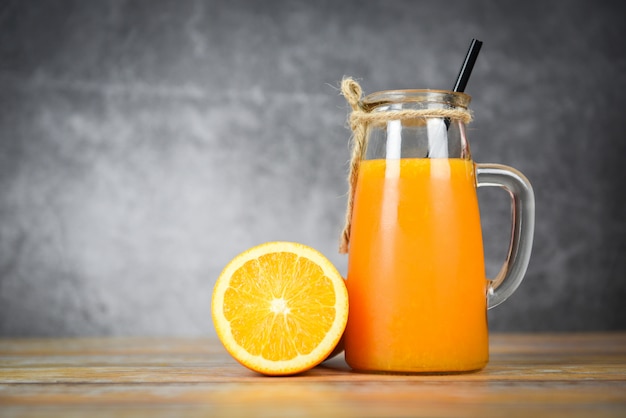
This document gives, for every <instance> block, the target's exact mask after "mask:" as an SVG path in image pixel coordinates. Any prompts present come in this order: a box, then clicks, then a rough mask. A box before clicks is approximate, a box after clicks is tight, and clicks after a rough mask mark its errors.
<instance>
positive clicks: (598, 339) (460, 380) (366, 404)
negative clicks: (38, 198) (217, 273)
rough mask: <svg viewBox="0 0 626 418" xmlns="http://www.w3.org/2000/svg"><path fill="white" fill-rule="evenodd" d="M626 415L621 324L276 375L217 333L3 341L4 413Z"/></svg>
mask: <svg viewBox="0 0 626 418" xmlns="http://www.w3.org/2000/svg"><path fill="white" fill-rule="evenodd" d="M52 415H56V416H63V417H75V416H76V417H88V418H92V417H98V416H116V417H125V416H150V417H153V416H154V417H160V416H168V417H178V416H215V417H218V416H226V417H237V416H241V417H252V416H267V417H296V416H303V417H306V416H311V417H325V416H328V417H344V416H345V417H392V416H401V417H404V416H406V417H415V416H430V417H438V416H454V417H457V416H482V417H489V416H505V417H507V418H510V417H517V416H520V417H532V418H536V417H540V416H549V417H561V416H563V417H565V416H567V417H572V416H584V417H591V416H592V417H600V416H615V417H626V333H601V334H599V333H595V334H543V335H542V334H539V335H536V334H529V335H524V334H514V335H513V334H511V335H509V334H499V335H498V334H496V335H492V336H491V361H490V363H489V365H488V366H487V368H485V369H484V370H482V371H480V372H477V373H470V374H461V375H427V376H424V375H422V376H416V375H412V376H406V375H376V374H360V373H354V372H351V371H350V369H349V368H348V367H347V366H346V364H345V363H344V362H343V360H342V358H341V357H338V358H335V359H333V360H331V361H329V362H327V363H325V364H324V365H323V366H320V367H317V368H315V369H313V370H311V371H309V372H307V373H305V374H303V375H299V376H293V377H280V378H270V377H264V376H260V375H258V374H255V373H253V372H251V371H249V370H248V369H246V368H244V367H243V366H240V365H239V364H238V363H236V362H235V361H234V360H233V359H232V358H231V357H230V356H229V355H228V354H227V353H226V352H225V351H224V349H223V348H222V346H221V345H220V343H219V342H218V341H216V340H212V339H180V338H152V339H150V338H101V339H22V340H16V339H13V340H7V339H5V340H1V339H0V416H1V417H13V416H26V417H29V416H52Z"/></svg>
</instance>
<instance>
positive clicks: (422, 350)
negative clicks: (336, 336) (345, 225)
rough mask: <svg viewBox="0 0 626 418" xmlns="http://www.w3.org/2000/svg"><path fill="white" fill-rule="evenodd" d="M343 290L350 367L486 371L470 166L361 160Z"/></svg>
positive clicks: (483, 293)
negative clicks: (347, 306) (345, 291)
mask: <svg viewBox="0 0 626 418" xmlns="http://www.w3.org/2000/svg"><path fill="white" fill-rule="evenodd" d="M347 286H348V294H349V301H350V312H349V318H348V325H347V328H346V333H345V350H346V361H347V362H348V364H349V365H350V366H351V367H352V368H354V369H356V370H373V371H383V372H384V371H395V372H442V371H446V372H454V371H459V372H460V371H470V370H477V369H480V368H482V367H484V366H485V365H486V364H487V361H488V356H489V355H488V337H487V300H486V290H487V280H486V278H485V268H484V256H483V244H482V232H481V226H480V217H479V210H478V201H477V196H476V178H475V171H474V163H473V162H472V161H471V160H463V159H454V158H453V159H445V158H441V159H426V158H424V159H422V158H408V159H396V160H364V161H362V162H361V166H360V170H359V176H358V183H357V188H356V192H355V201H354V209H353V214H352V232H351V237H350V252H349V262H348V278H347Z"/></svg>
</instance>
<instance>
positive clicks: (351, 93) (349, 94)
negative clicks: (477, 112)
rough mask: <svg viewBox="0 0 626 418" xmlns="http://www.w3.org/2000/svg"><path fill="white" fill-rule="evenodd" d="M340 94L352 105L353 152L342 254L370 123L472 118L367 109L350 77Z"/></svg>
mask: <svg viewBox="0 0 626 418" xmlns="http://www.w3.org/2000/svg"><path fill="white" fill-rule="evenodd" d="M341 94H342V95H343V96H344V97H345V99H346V101H347V102H348V104H349V105H350V107H351V108H352V111H351V112H350V116H349V118H348V121H349V125H350V129H351V130H352V156H351V157H350V172H349V174H348V187H349V190H348V203H347V206H346V217H345V225H344V228H343V232H342V233H341V238H340V243H339V252H340V253H341V254H345V253H347V252H348V248H349V245H350V232H351V231H350V229H351V223H352V208H353V205H354V193H355V191H356V184H357V180H358V176H359V167H360V165H361V160H362V159H363V157H364V156H365V151H366V148H367V130H368V127H369V126H371V125H381V124H385V123H387V122H389V121H392V120H402V119H421V120H423V121H425V120H426V119H427V118H443V119H447V120H458V121H461V122H463V123H465V124H468V123H470V122H471V121H472V114H471V112H470V111H469V110H467V109H460V108H452V109H402V110H390V111H385V112H374V113H372V112H371V111H370V109H367V108H366V107H365V106H364V105H363V101H362V100H361V98H362V95H363V90H362V89H361V86H360V85H359V83H358V82H357V81H356V80H354V79H353V78H351V77H345V78H344V79H343V80H342V81H341Z"/></svg>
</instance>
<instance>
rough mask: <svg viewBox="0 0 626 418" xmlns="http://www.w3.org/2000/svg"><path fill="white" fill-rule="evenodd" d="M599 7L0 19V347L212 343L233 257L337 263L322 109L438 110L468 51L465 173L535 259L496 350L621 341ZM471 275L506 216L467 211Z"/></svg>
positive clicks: (59, 6) (615, 87) (452, 5)
mask: <svg viewBox="0 0 626 418" xmlns="http://www.w3.org/2000/svg"><path fill="white" fill-rule="evenodd" d="M621 9H622V7H621V3H620V2H618V1H613V2H609V1H594V2H589V1H543V0H539V1H524V2H519V1H515V2H513V1H504V2H502V1H501V2H494V1H488V0H484V1H483V0H481V1H399V0H398V1H390V2H385V1H369V2H367V1H334V0H333V1H296V2H294V1H286V0H285V1H265V2H263V1H247V2H245V1H239V0H227V1H187V0H183V1H173V0H172V1H135V0H129V1H121V0H117V1H114V0H111V1H99V2H96V1H93V2H91V1H89V2H88V1H66V0H59V1H47V0H46V1H33V2H26V1H1V2H0V335H2V336H45V335H61V336H64V335H111V334H113V335H131V334H136V335H168V334H174V335H206V334H209V335H210V334H212V333H213V328H212V323H211V318H210V297H211V292H212V287H213V284H214V282H215V279H216V277H217V275H218V274H219V272H220V271H221V269H222V267H223V266H224V265H225V264H226V263H227V262H228V261H229V260H230V259H231V258H232V257H233V256H235V255H236V254H238V253H239V252H241V251H243V250H245V249H247V248H248V247H250V246H252V245H255V244H259V243H261V242H265V241H271V240H291V241H300V242H302V243H305V244H308V245H311V246H313V247H315V248H317V249H318V250H320V251H322V252H323V253H324V254H326V255H327V256H328V257H329V258H330V259H331V261H333V262H334V263H335V264H336V265H337V267H338V269H339V270H340V271H341V272H342V273H345V271H346V265H347V263H346V257H345V256H343V255H339V254H338V253H337V240H338V234H339V231H340V229H341V226H342V220H343V212H344V206H345V194H346V190H347V185H346V181H345V176H346V172H347V164H346V163H347V160H348V158H349V149H348V139H349V131H348V130H347V129H346V124H345V119H346V115H347V112H348V107H347V105H346V104H345V103H344V101H343V99H342V97H341V96H340V95H339V94H338V90H337V87H338V84H339V81H340V80H341V78H342V77H343V76H344V75H351V76H354V77H356V78H358V79H359V80H360V81H361V83H362V86H363V88H364V90H365V91H366V92H374V91H377V90H383V89H390V88H424V87H428V88H450V87H451V86H452V84H453V81H454V78H455V76H456V74H457V71H458V68H459V65H460V62H461V60H462V58H463V56H464V54H465V51H466V49H467V46H468V44H469V41H470V39H471V38H472V37H476V38H479V39H481V40H482V41H484V43H485V44H484V47H483V50H482V52H481V55H480V57H479V60H478V63H477V65H476V68H475V71H474V74H473V76H472V79H471V80H470V83H469V85H468V89H467V91H468V93H470V94H471V95H472V96H473V102H472V108H473V110H474V113H475V122H473V123H472V125H471V127H470V131H469V132H470V135H471V142H472V151H473V155H474V158H475V160H476V161H478V162H499V163H503V164H508V165H511V166H514V167H517V168H518V169H520V170H521V171H523V172H524V173H525V174H526V175H527V176H528V177H529V178H530V180H531V181H532V182H533V185H534V187H535V192H536V198H537V231H536V243H535V246H534V253H533V258H532V262H531V265H530V268H529V271H528V275H527V277H526V279H525V281H524V283H523V284H522V286H521V287H520V289H519V290H518V292H517V293H516V294H515V295H514V296H513V297H512V298H511V299H509V300H508V301H507V302H506V303H505V304H503V305H501V306H500V307H498V308H496V309H494V310H493V311H491V312H490V325H491V329H492V330H499V331H523V330H541V331H546V330H604V329H626V310H625V309H624V308H623V304H624V300H625V299H626V274H625V273H624V272H625V270H626V257H625V256H624V255H625V253H626V216H625V211H624V209H623V204H624V202H625V197H624V195H625V188H624V180H625V179H626V176H625V174H624V173H625V171H624V170H625V167H624V165H623V164H624V155H625V154H626V145H625V140H624V135H623V133H622V129H623V126H622V124H623V120H624V107H625V106H624V100H623V92H624V91H625V90H626V76H625V74H626V54H625V52H624V51H625V50H624V47H623V39H624V38H625V36H626V26H625V25H624V24H623V15H624V14H623V12H622V11H621ZM480 199H481V209H482V212H483V225H484V232H485V241H486V257H487V270H488V273H489V274H495V272H496V271H497V270H498V267H499V265H500V263H501V262H502V258H503V257H504V247H505V246H506V243H507V239H508V236H507V234H508V218H507V216H508V206H507V201H506V195H505V194H504V193H502V192H497V191H493V190H490V191H482V190H481V191H480Z"/></svg>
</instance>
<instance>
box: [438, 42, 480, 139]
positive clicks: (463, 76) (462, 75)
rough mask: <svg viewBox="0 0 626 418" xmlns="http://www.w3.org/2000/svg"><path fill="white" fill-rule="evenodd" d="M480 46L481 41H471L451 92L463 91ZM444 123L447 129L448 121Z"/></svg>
mask: <svg viewBox="0 0 626 418" xmlns="http://www.w3.org/2000/svg"><path fill="white" fill-rule="evenodd" d="M481 46H483V43H482V42H481V41H479V40H478V39H472V42H471V43H470V46H469V49H468V50H467V54H466V55H465V60H464V61H463V65H461V69H460V70H459V75H458V76H457V77H456V82H455V83H454V88H453V89H452V91H458V92H464V91H465V87H466V86H467V81H468V80H469V78H470V75H472V70H473V69H474V64H475V63H476V58H477V57H478V53H479V52H480V47H481ZM445 122H446V128H449V127H450V120H448V119H446V121H445Z"/></svg>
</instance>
